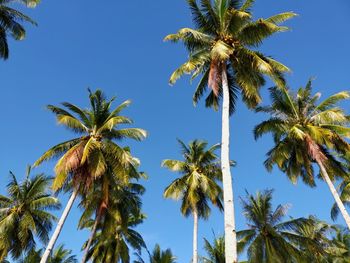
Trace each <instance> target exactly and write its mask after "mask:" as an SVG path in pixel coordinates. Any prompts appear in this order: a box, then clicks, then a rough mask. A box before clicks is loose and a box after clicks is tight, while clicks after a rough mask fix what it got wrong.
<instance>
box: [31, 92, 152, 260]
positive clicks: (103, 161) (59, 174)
mask: <svg viewBox="0 0 350 263" xmlns="http://www.w3.org/2000/svg"><path fill="white" fill-rule="evenodd" d="M89 99H90V108H88V109H81V108H79V107H78V106H76V105H74V104H71V103H68V102H64V103H62V105H63V107H64V108H60V107H57V106H53V105H49V106H48V109H49V110H50V111H52V112H53V113H54V114H55V115H56V118H57V121H58V123H59V124H61V125H64V126H65V127H66V128H68V129H70V130H71V131H73V132H75V133H77V134H78V135H79V137H77V138H74V139H71V140H68V141H65V142H62V143H59V144H57V145H56V146H54V147H52V148H51V149H49V150H48V151H46V152H45V153H44V154H43V155H42V156H41V157H40V158H39V159H38V160H37V161H36V162H35V164H34V165H35V166H38V165H40V164H41V163H42V162H43V161H47V160H50V159H52V158H54V157H60V159H59V160H58V162H57V163H56V166H55V173H56V177H55V179H54V181H53V185H52V188H53V189H54V190H55V191H57V190H60V189H63V188H65V187H67V186H68V187H69V186H70V188H72V194H71V197H70V198H69V201H68V203H67V205H66V208H65V209H64V211H63V213H62V216H61V218H60V220H59V222H58V224H57V227H56V229H55V232H54V233H53V235H52V237H51V239H50V242H49V244H48V246H47V248H46V250H45V253H44V255H43V258H42V260H41V261H40V263H46V262H47V260H48V258H49V254H50V252H51V250H52V248H53V246H54V244H55V242H56V240H57V238H58V236H59V234H60V232H61V229H62V227H63V224H64V222H65V220H66V218H67V216H68V213H69V211H70V209H71V207H72V205H73V203H74V200H75V198H76V197H77V195H78V192H79V191H80V192H81V193H83V194H85V193H87V192H88V190H89V189H90V187H91V186H92V185H93V183H94V181H95V180H96V179H97V178H99V177H101V176H102V175H104V174H105V173H106V171H107V167H111V168H112V169H113V172H114V174H115V175H124V173H120V171H121V170H124V169H127V170H129V174H130V173H137V169H136V168H135V167H134V166H135V158H133V157H132V156H131V154H130V151H129V150H127V149H125V148H122V147H120V146H119V145H118V144H116V143H115V141H116V140H121V139H123V138H131V139H135V140H142V139H143V138H145V137H146V132H145V131H144V130H142V129H138V128H123V129H120V128H119V127H120V125H123V124H130V123H132V121H131V120H130V119H129V118H127V117H124V116H121V115H120V112H121V111H122V110H123V109H124V108H125V107H127V106H128V105H129V104H130V101H129V100H127V101H125V102H123V103H122V104H120V105H119V106H118V107H116V108H115V109H113V110H112V109H111V107H112V102H113V101H114V100H115V98H114V97H113V98H112V99H110V100H107V99H106V98H105V96H104V94H103V93H102V91H101V90H96V91H95V92H91V91H90V90H89ZM119 179H120V181H121V182H125V183H128V179H129V178H128V177H126V178H119Z"/></svg>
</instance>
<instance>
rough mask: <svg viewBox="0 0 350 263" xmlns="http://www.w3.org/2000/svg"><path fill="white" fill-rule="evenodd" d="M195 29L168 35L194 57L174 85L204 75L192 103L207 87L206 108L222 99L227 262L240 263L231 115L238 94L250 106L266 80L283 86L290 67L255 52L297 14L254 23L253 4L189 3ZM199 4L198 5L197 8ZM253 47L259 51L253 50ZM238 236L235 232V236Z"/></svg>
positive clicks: (172, 80) (223, 0)
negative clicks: (266, 77) (184, 77)
mask: <svg viewBox="0 0 350 263" xmlns="http://www.w3.org/2000/svg"><path fill="white" fill-rule="evenodd" d="M187 2H188V5H189V7H190V10H191V12H192V17H193V22H194V25H195V28H194V29H192V28H182V29H180V30H179V31H178V32H177V33H176V34H171V35H168V36H167V37H165V40H167V41H173V42H179V41H182V42H183V43H184V45H185V47H186V49H187V51H188V53H189V58H188V60H187V61H186V62H185V63H184V64H183V65H181V66H180V67H179V68H178V69H176V70H175V71H174V73H173V74H172V75H171V78H170V83H171V84H174V83H175V82H176V80H177V79H178V78H179V77H181V76H182V75H184V74H192V78H196V77H197V76H201V79H200V81H199V83H198V86H197V88H196V91H195V93H194V95H193V102H194V104H197V102H198V101H199V99H200V98H201V97H202V96H203V95H204V93H205V91H206V90H207V87H210V88H211V92H210V93H209V95H208V97H207V98H206V106H208V107H214V109H217V108H218V107H219V101H220V99H221V98H222V142H221V146H222V147H221V169H222V176H223V190H224V208H225V209H224V210H225V214H224V218H225V220H224V221H225V224H224V225H225V246H226V248H225V253H226V263H232V262H237V253H236V252H237V249H236V234H235V233H236V232H235V231H236V229H235V216H234V202H233V201H234V200H233V189H232V177H231V172H230V156H229V141H230V140H229V137H230V131H229V115H230V113H231V114H232V113H233V111H234V108H235V101H236V97H237V94H238V93H241V95H242V99H243V101H244V102H245V103H246V104H247V106H248V107H249V108H254V107H255V106H256V105H257V104H258V103H259V102H260V101H261V97H260V93H259V90H260V87H262V86H263V85H264V83H265V81H264V76H265V75H267V76H269V77H270V78H272V79H273V80H274V81H275V82H276V83H277V84H278V85H280V86H283V85H284V81H283V77H282V73H283V72H288V71H289V69H288V68H287V67H286V66H284V65H283V64H281V63H279V62H278V61H276V60H274V59H272V58H270V57H266V56H264V55H263V54H262V53H260V52H258V51H256V48H257V47H259V46H260V45H261V44H262V42H263V41H264V39H265V38H267V37H269V36H271V35H273V34H274V33H277V32H282V31H286V30H287V29H288V28H287V27H285V26H280V24H281V23H282V22H284V21H286V20H288V19H290V18H292V17H294V16H295V14H294V13H292V12H287V13H282V14H278V15H275V16H272V17H270V18H267V19H263V18H260V19H258V20H257V21H254V20H253V18H252V13H251V11H250V9H251V7H252V5H253V3H254V1H252V0H246V1H245V2H244V3H243V4H241V1H239V0H213V1H211V0H198V1H197V0H187ZM198 2H199V4H198ZM252 48H254V49H252ZM232 233H233V234H232Z"/></svg>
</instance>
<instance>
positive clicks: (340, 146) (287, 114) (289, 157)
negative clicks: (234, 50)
mask: <svg viewBox="0 0 350 263" xmlns="http://www.w3.org/2000/svg"><path fill="white" fill-rule="evenodd" d="M270 92H271V100H272V104H271V105H270V106H267V107H260V108H258V111H260V112H266V113H268V114H269V115H270V116H271V117H270V118H269V119H268V120H266V121H263V122H262V123H260V124H259V125H257V126H256V127H255V130H254V133H255V138H256V139H257V138H259V137H261V136H262V135H263V134H265V133H271V134H272V135H273V138H274V142H275V146H274V147H273V148H272V149H271V150H270V151H269V152H268V153H267V159H266V161H265V166H266V168H267V169H268V170H269V171H271V170H272V167H273V165H275V164H276V165H277V166H278V168H280V169H281V170H282V171H283V172H285V173H286V174H287V176H288V177H289V178H290V179H291V180H292V182H293V183H296V181H297V179H298V178H299V177H301V178H302V180H303V181H304V182H305V183H306V184H308V185H310V186H315V178H314V170H313V166H312V164H313V162H315V163H317V165H318V167H319V169H320V175H321V178H322V179H323V180H325V181H326V183H327V185H328V187H329V189H330V191H331V193H332V195H333V197H334V199H335V201H336V203H337V206H338V207H339V209H340V211H341V213H342V215H343V217H344V219H345V222H346V224H347V226H348V228H349V229H350V217H349V215H348V213H347V211H346V209H345V207H344V205H343V203H342V201H341V199H340V198H339V194H338V193H337V190H336V189H335V187H334V185H333V183H332V179H334V176H335V175H337V176H340V177H341V176H343V177H345V178H347V177H348V175H347V174H346V171H345V170H344V166H343V165H342V163H340V162H339V161H338V160H337V158H336V157H335V156H334V154H333V152H335V153H339V154H345V153H346V152H347V151H349V149H350V146H349V144H348V143H347V142H346V141H345V140H344V138H350V128H349V127H348V124H349V118H348V117H347V116H346V115H345V113H344V111H343V110H342V109H341V108H339V107H338V106H337V104H338V103H339V102H340V101H342V100H344V99H348V98H350V94H349V92H345V91H343V92H339V93H337V94H334V95H332V96H330V97H328V98H326V99H325V100H323V101H322V102H320V103H317V101H318V100H319V98H320V93H316V94H315V95H314V96H312V95H311V92H312V85H311V80H310V81H309V82H308V83H307V85H306V87H305V88H300V89H299V90H298V92H297V94H293V93H292V92H291V91H288V92H282V91H280V90H279V89H278V88H276V87H274V88H271V89H270Z"/></svg>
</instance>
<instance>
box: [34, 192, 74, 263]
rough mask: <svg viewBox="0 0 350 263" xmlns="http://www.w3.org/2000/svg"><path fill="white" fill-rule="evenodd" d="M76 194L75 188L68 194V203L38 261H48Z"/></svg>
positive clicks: (41, 262) (43, 262)
mask: <svg viewBox="0 0 350 263" xmlns="http://www.w3.org/2000/svg"><path fill="white" fill-rule="evenodd" d="M77 195H78V192H77V191H76V190H74V191H73V193H72V195H71V196H70V198H69V200H68V203H67V205H66V207H65V208H64V210H63V213H62V216H61V218H60V220H59V221H58V223H57V226H56V229H55V232H54V233H53V234H52V237H51V239H50V242H49V244H48V245H47V247H46V250H45V252H44V254H43V256H42V258H41V260H40V263H46V262H47V261H48V259H49V256H50V254H51V251H52V249H53V247H54V246H55V243H56V241H57V239H58V236H59V235H60V233H61V230H62V227H63V225H64V222H65V221H66V219H67V216H68V214H69V211H70V210H71V208H72V206H73V203H74V200H75V198H76V197H77Z"/></svg>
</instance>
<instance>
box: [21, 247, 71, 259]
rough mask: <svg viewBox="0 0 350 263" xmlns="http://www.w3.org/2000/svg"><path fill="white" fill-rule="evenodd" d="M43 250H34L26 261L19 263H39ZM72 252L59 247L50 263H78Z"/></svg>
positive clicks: (29, 253)
mask: <svg viewBox="0 0 350 263" xmlns="http://www.w3.org/2000/svg"><path fill="white" fill-rule="evenodd" d="M42 252H43V249H39V250H35V249H32V250H31V251H29V252H28V253H27V255H26V256H25V258H24V259H22V260H19V261H18V262H17V263H38V262H39V261H40V259H41V256H42ZM71 254H72V250H69V249H65V248H64V245H62V244H61V245H59V246H58V247H57V248H56V249H55V250H54V252H53V254H52V255H51V256H50V258H49V263H77V262H78V260H77V259H76V256H75V255H71Z"/></svg>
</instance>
